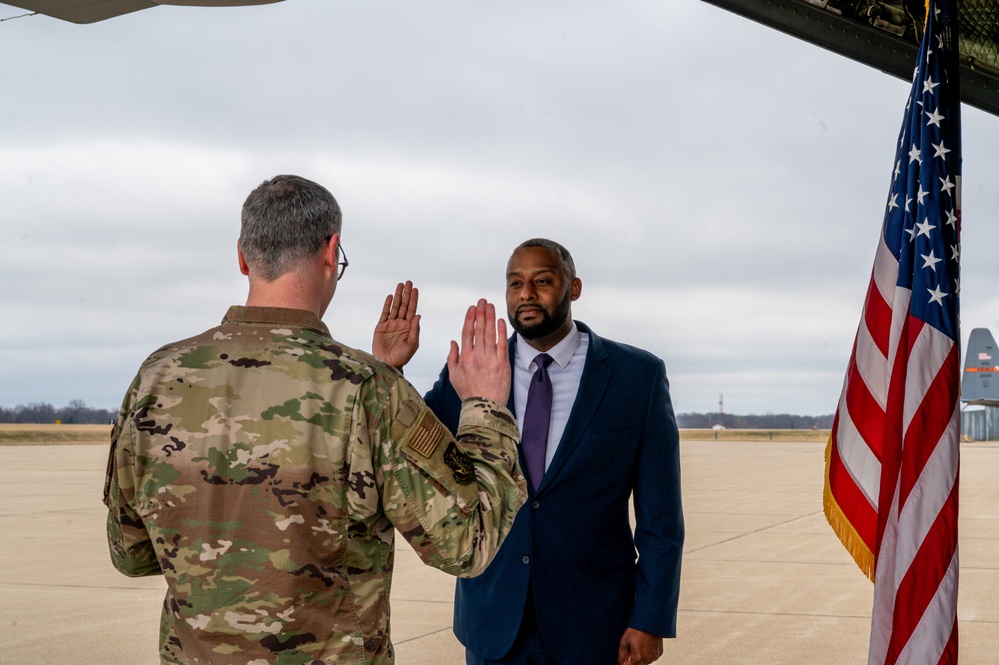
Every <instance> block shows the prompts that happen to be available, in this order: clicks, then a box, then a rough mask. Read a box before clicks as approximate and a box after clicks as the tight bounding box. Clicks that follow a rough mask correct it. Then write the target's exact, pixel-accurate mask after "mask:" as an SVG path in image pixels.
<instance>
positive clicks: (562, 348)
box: [515, 321, 579, 369]
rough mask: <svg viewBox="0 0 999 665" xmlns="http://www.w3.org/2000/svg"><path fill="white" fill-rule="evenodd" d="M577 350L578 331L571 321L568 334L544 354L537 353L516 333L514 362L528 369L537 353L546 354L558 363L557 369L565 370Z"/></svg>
mask: <svg viewBox="0 0 999 665" xmlns="http://www.w3.org/2000/svg"><path fill="white" fill-rule="evenodd" d="M577 348H579V329H578V328H576V322H575V321H573V322H572V328H571V329H570V330H569V334H567V335H566V336H565V337H563V338H562V339H561V340H559V343H558V344H556V345H555V346H553V347H552V348H550V349H548V350H547V351H544V352H542V351H538V350H537V349H536V348H534V347H533V346H531V343H530V342H529V341H527V340H526V339H524V338H523V337H522V336H521V334H520V333H517V353H516V359H515V360H516V363H517V364H518V365H520V366H522V367H525V368H527V369H530V368H531V363H533V362H534V358H535V357H536V356H537V355H538V354H539V353H547V354H548V355H550V356H551V357H552V360H554V361H555V362H556V363H558V366H559V367H561V368H562V369H565V368H566V365H568V364H569V361H571V360H572V356H573V355H574V354H575V353H576V349H577Z"/></svg>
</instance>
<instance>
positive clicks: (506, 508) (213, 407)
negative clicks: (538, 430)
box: [105, 307, 526, 665]
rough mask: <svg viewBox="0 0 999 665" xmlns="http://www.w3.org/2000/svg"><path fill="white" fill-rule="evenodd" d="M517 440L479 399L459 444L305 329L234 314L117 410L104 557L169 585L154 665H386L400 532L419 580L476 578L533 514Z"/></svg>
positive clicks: (320, 329)
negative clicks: (524, 512)
mask: <svg viewBox="0 0 999 665" xmlns="http://www.w3.org/2000/svg"><path fill="white" fill-rule="evenodd" d="M518 436H519V435H518V432H517V427H516V421H515V420H514V417H513V415H512V414H511V413H510V412H509V411H508V410H507V409H506V408H505V407H503V406H502V405H500V404H497V403H495V402H491V401H488V400H483V399H470V400H466V402H465V404H464V405H463V407H462V421H461V426H460V427H459V430H458V436H457V442H458V443H457V444H456V443H455V440H454V439H452V438H451V435H450V434H449V433H448V432H447V430H446V428H444V427H443V426H441V425H440V423H439V422H438V421H437V419H436V418H435V417H434V416H433V414H431V413H430V412H429V410H428V409H427V408H426V406H425V405H424V403H423V401H422V400H421V399H420V396H419V394H418V393H417V392H416V390H415V388H413V386H411V385H410V384H409V383H408V382H407V381H406V380H405V379H403V378H402V376H401V375H400V374H399V373H398V372H397V371H396V370H394V369H392V368H390V367H387V366H386V365H384V364H383V363H381V362H380V361H379V360H377V359H376V358H374V357H372V356H370V355H368V354H366V353H363V352H361V351H357V350H355V349H351V348H349V347H346V346H344V345H342V344H339V343H337V342H336V341H334V340H333V339H332V338H331V337H330V336H329V332H328V330H327V329H326V327H325V325H324V324H323V323H322V322H321V321H320V320H319V319H318V318H317V317H316V316H315V315H314V314H311V313H309V312H303V311H299V310H287V309H273V308H266V309H265V308H253V307H233V308H231V309H230V310H229V312H228V313H227V315H226V317H225V319H224V320H223V322H222V325H220V326H219V327H217V328H213V329H211V330H209V331H207V332H205V333H203V334H201V335H199V336H196V337H193V338H191V339H188V340H184V341H181V342H177V343H175V344H171V345H168V346H165V347H163V348H162V349H160V350H158V351H156V352H155V353H153V354H152V355H151V356H150V357H149V358H148V359H147V360H146V361H145V362H144V363H143V365H142V367H141V368H140V370H139V373H138V375H137V376H136V378H135V380H134V382H133V383H132V385H131V387H130V389H129V391H128V393H127V395H126V396H125V399H124V402H123V404H122V409H121V414H120V416H119V418H118V421H117V423H116V425H115V427H114V429H113V431H112V445H111V453H110V458H109V462H108V476H107V482H106V483H105V503H106V504H107V506H108V508H109V515H108V525H107V531H108V540H109V545H110V549H111V558H112V561H113V562H114V565H115V567H116V568H118V570H120V571H121V572H123V573H124V574H126V575H132V576H141V575H154V574H160V573H162V574H163V575H165V577H166V580H167V589H168V590H167V595H166V599H165V602H164V606H163V612H162V617H161V623H160V656H161V660H162V662H164V663H202V664H203V663H218V664H229V663H231V664H237V663H238V664H239V665H265V664H272V665H303V664H308V665H318V664H319V663H334V662H336V663H392V662H393V649H392V644H391V641H390V639H389V588H390V585H391V579H392V569H393V562H394V554H393V550H394V538H395V529H398V531H399V532H400V533H401V534H402V536H403V537H404V538H405V539H406V540H407V541H408V542H409V544H410V545H411V546H412V547H413V549H414V550H416V552H417V553H418V554H419V556H420V558H421V559H422V560H423V561H424V562H425V563H427V564H428V565H431V566H434V567H436V568H439V569H441V570H444V571H446V572H448V573H451V574H454V575H461V576H472V575H475V574H477V573H479V572H481V571H482V570H484V569H485V567H486V566H487V565H488V563H489V562H490V560H491V559H492V557H493V555H494V554H495V553H496V551H497V550H498V549H499V546H500V544H501V543H502V541H503V539H504V538H505V536H506V534H507V533H508V532H509V529H510V527H511V525H512V523H513V518H514V516H515V514H516V512H517V510H518V508H519V507H520V506H521V504H522V503H523V502H524V500H525V496H526V487H525V484H524V477H523V475H522V474H521V471H520V468H519V466H518V463H517V453H516V443H517V440H518ZM470 474H471V475H470Z"/></svg>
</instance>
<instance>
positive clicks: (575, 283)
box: [569, 277, 583, 301]
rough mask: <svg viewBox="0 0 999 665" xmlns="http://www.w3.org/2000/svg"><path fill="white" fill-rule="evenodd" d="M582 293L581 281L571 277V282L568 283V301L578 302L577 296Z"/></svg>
mask: <svg viewBox="0 0 999 665" xmlns="http://www.w3.org/2000/svg"><path fill="white" fill-rule="evenodd" d="M582 293H583V280H581V279H579V278H578V277H573V278H572V281H571V282H569V294H570V295H569V299H570V300H573V301H575V300H579V296H580V294H582Z"/></svg>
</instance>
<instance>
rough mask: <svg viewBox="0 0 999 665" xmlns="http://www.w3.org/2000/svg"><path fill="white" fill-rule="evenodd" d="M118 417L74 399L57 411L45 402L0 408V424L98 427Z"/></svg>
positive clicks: (113, 412)
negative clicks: (59, 424)
mask: <svg viewBox="0 0 999 665" xmlns="http://www.w3.org/2000/svg"><path fill="white" fill-rule="evenodd" d="M117 417H118V411H117V410H115V411H112V410H111V409H95V408H92V407H89V406H87V405H86V404H84V403H83V400H79V399H74V400H73V401H71V402H70V403H69V404H68V405H66V406H64V407H62V408H59V409H57V408H56V407H54V406H52V405H51V404H48V403H46V402H34V403H32V404H19V405H17V406H15V407H14V408H12V409H8V408H7V407H5V406H0V423H26V424H33V425H36V424H43V423H54V422H55V421H57V420H58V421H59V422H61V423H64V424H66V425H98V424H105V423H109V422H111V421H112V420H113V419H115V418H117Z"/></svg>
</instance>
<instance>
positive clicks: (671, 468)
mask: <svg viewBox="0 0 999 665" xmlns="http://www.w3.org/2000/svg"><path fill="white" fill-rule="evenodd" d="M657 360H658V359H657ZM635 474H636V476H635V485H634V495H633V496H634V504H635V547H636V549H637V550H638V564H637V565H638V568H637V571H636V576H635V604H634V606H633V607H632V611H631V616H630V617H629V621H628V625H629V626H631V627H632V628H635V629H638V630H641V631H644V632H646V633H651V634H653V635H659V636H661V637H676V613H677V604H678V602H679V595H680V560H681V557H682V555H683V536H684V527H683V506H682V503H681V495H680V435H679V431H678V430H677V426H676V418H675V416H674V414H673V404H672V402H671V401H670V396H669V383H668V380H667V378H666V366H665V365H664V364H663V362H662V360H658V367H657V369H656V374H655V379H654V381H653V382H652V386H651V394H650V397H649V406H648V412H647V414H646V417H645V423H644V426H643V429H642V440H641V449H640V451H639V457H638V464H637V468H636V470H635Z"/></svg>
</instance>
